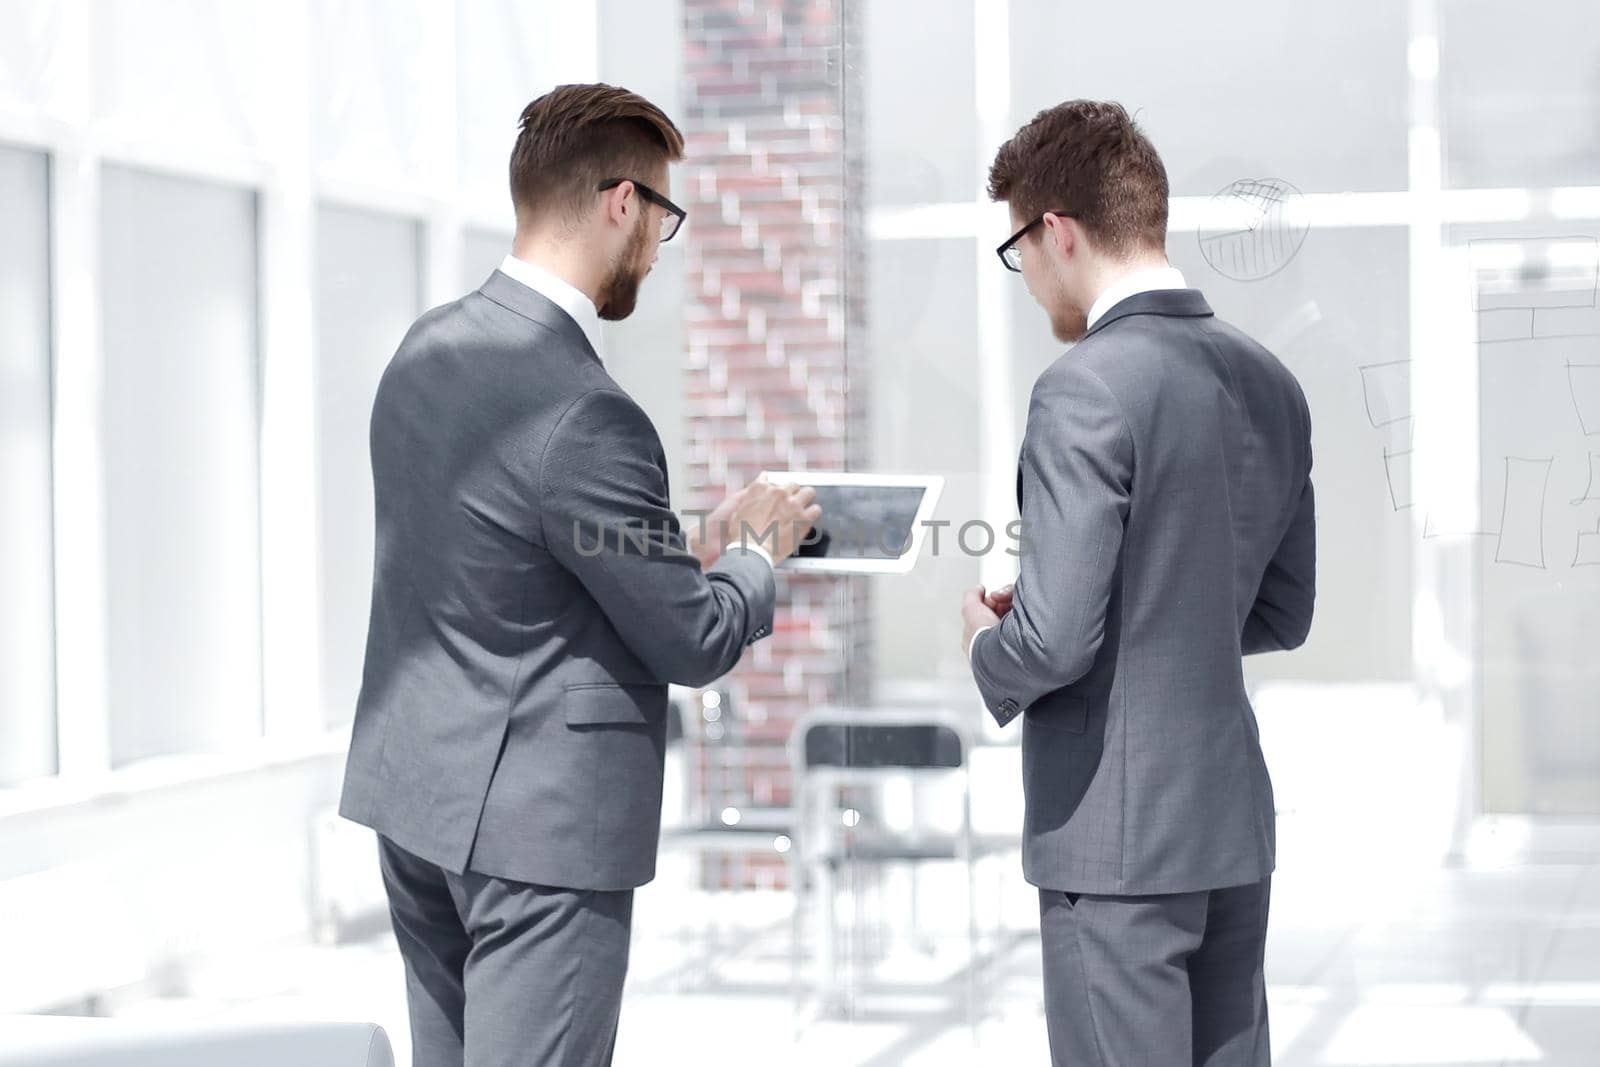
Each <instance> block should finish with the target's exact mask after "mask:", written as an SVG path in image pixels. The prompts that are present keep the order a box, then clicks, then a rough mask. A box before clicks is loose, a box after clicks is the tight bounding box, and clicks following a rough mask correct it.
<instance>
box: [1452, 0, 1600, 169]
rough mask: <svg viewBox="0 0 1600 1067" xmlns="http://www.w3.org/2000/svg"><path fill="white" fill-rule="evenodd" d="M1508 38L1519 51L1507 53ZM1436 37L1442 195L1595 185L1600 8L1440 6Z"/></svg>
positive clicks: (1579, 0)
mask: <svg viewBox="0 0 1600 1067" xmlns="http://www.w3.org/2000/svg"><path fill="white" fill-rule="evenodd" d="M1508 32H1510V33H1514V34H1515V35H1516V39H1517V40H1518V41H1520V42H1524V46H1523V47H1518V48H1507V47H1506V41H1507V34H1508ZM1439 37H1440V45H1441V48H1440V57H1439V60H1440V61H1439V103H1440V110H1441V112H1442V126H1443V129H1442V131H1441V132H1442V134H1443V141H1444V165H1445V184H1446V185H1449V186H1456V187H1466V188H1506V187H1510V188H1530V187H1531V188H1539V187H1550V186H1557V187H1559V186H1565V185H1593V184H1594V183H1595V182H1596V181H1597V180H1600V177H1597V176H1600V137H1597V136H1596V135H1595V131H1596V130H1597V129H1600V93H1597V92H1596V90H1595V68H1596V65H1597V64H1600V5H1596V4H1594V3H1592V2H1591V0H1545V2H1543V3H1539V4H1528V5H1526V6H1525V7H1519V8H1517V9H1515V10H1514V11H1513V10H1510V9H1508V8H1506V7H1505V6H1504V5H1503V4H1497V3H1489V2H1485V0H1452V2H1451V3H1448V4H1441V5H1440V6H1439Z"/></svg>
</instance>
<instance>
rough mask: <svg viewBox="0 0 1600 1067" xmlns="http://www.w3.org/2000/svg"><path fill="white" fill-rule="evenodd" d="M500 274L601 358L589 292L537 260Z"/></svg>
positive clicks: (508, 266) (512, 263) (749, 546)
mask: <svg viewBox="0 0 1600 1067" xmlns="http://www.w3.org/2000/svg"><path fill="white" fill-rule="evenodd" d="M500 273H502V274H504V275H506V276H507V277H509V278H511V279H513V280H514V281H519V282H521V283H522V284H523V285H526V286H527V287H528V288H529V289H532V290H533V291H534V292H536V293H538V294H539V295H540V296H542V297H544V298H545V299H546V300H548V301H550V302H551V303H552V304H554V305H555V306H556V307H558V308H560V309H561V310H562V311H565V312H566V313H567V314H568V315H570V316H572V321H573V322H576V323H577V324H578V329H580V330H582V331H583V336H584V339H585V340H587V341H588V342H589V347H590V348H592V349H594V354H595V355H596V356H598V357H600V360H601V362H604V361H605V350H604V349H603V348H601V347H600V345H601V335H600V312H599V310H598V309H596V308H595V306H594V301H593V300H590V299H589V294H587V293H585V292H584V291H583V290H582V289H579V288H578V287H577V286H575V285H573V284H572V283H571V282H569V281H567V280H566V279H564V278H561V277H558V276H557V275H555V274H552V273H551V272H550V271H548V270H545V269H544V268H543V267H541V266H539V265H538V264H537V263H529V262H528V261H527V260H525V259H518V258H517V257H516V256H507V257H506V258H505V259H503V260H501V261H500ZM728 547H729V548H740V549H743V550H744V551H746V552H749V553H751V554H752V555H756V556H760V557H761V558H762V559H764V560H766V561H767V566H769V567H771V566H773V562H772V553H770V552H768V551H767V550H766V549H765V548H763V547H762V546H760V545H758V544H755V543H754V542H744V543H739V542H734V543H733V544H730V545H728Z"/></svg>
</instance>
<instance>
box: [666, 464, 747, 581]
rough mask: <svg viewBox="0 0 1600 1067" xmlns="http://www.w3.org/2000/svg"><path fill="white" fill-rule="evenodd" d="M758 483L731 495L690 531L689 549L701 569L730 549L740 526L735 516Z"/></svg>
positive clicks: (686, 539) (686, 538)
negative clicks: (730, 544) (729, 544)
mask: <svg viewBox="0 0 1600 1067" xmlns="http://www.w3.org/2000/svg"><path fill="white" fill-rule="evenodd" d="M755 484H756V483H753V482H752V483H751V484H750V485H747V486H745V487H744V488H743V489H741V490H739V491H738V492H737V493H734V494H732V495H730V496H729V497H728V498H727V499H725V500H724V501H723V502H722V503H720V504H718V505H717V506H716V507H714V508H712V509H711V513H710V514H709V515H706V516H705V517H704V518H703V519H702V520H701V522H700V523H699V525H698V527H697V528H695V529H692V530H690V532H689V534H688V536H687V537H685V538H684V540H685V541H687V542H688V549H689V552H690V554H691V555H693V556H694V557H695V558H696V559H698V560H699V561H700V569H701V570H706V569H708V568H709V567H710V566H711V565H712V564H713V563H715V562H716V561H717V559H718V557H720V556H721V555H722V550H723V549H724V548H726V547H728V542H729V541H730V540H732V539H733V538H734V537H735V536H736V535H737V533H738V524H737V523H736V521H735V519H734V516H735V515H736V514H737V513H738V511H739V508H740V507H742V506H743V505H744V504H745V503H746V502H747V501H748V500H749V499H750V490H751V489H752V488H753V487H754V485H755Z"/></svg>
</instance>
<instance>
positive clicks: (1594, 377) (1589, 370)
mask: <svg viewBox="0 0 1600 1067" xmlns="http://www.w3.org/2000/svg"><path fill="white" fill-rule="evenodd" d="M1567 388H1568V389H1569V390H1571V392H1572V408H1573V410H1574V411H1576V412H1577V413H1578V425H1579V427H1581V428H1582V430H1583V434H1584V436H1585V437H1594V436H1596V435H1597V434H1600V363H1568V364H1567Z"/></svg>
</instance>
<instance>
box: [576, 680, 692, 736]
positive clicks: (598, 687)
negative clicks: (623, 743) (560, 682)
mask: <svg viewBox="0 0 1600 1067" xmlns="http://www.w3.org/2000/svg"><path fill="white" fill-rule="evenodd" d="M563 703H564V704H565V705H566V713H567V725H568V726H655V725H657V724H658V723H661V722H664V721H665V718H666V711H667V694H666V686H662V685H653V684H649V683H645V684H639V685H622V684H618V683H615V682H582V683H579V684H577V685H569V686H567V687H566V695H565V699H564V700H563Z"/></svg>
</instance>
